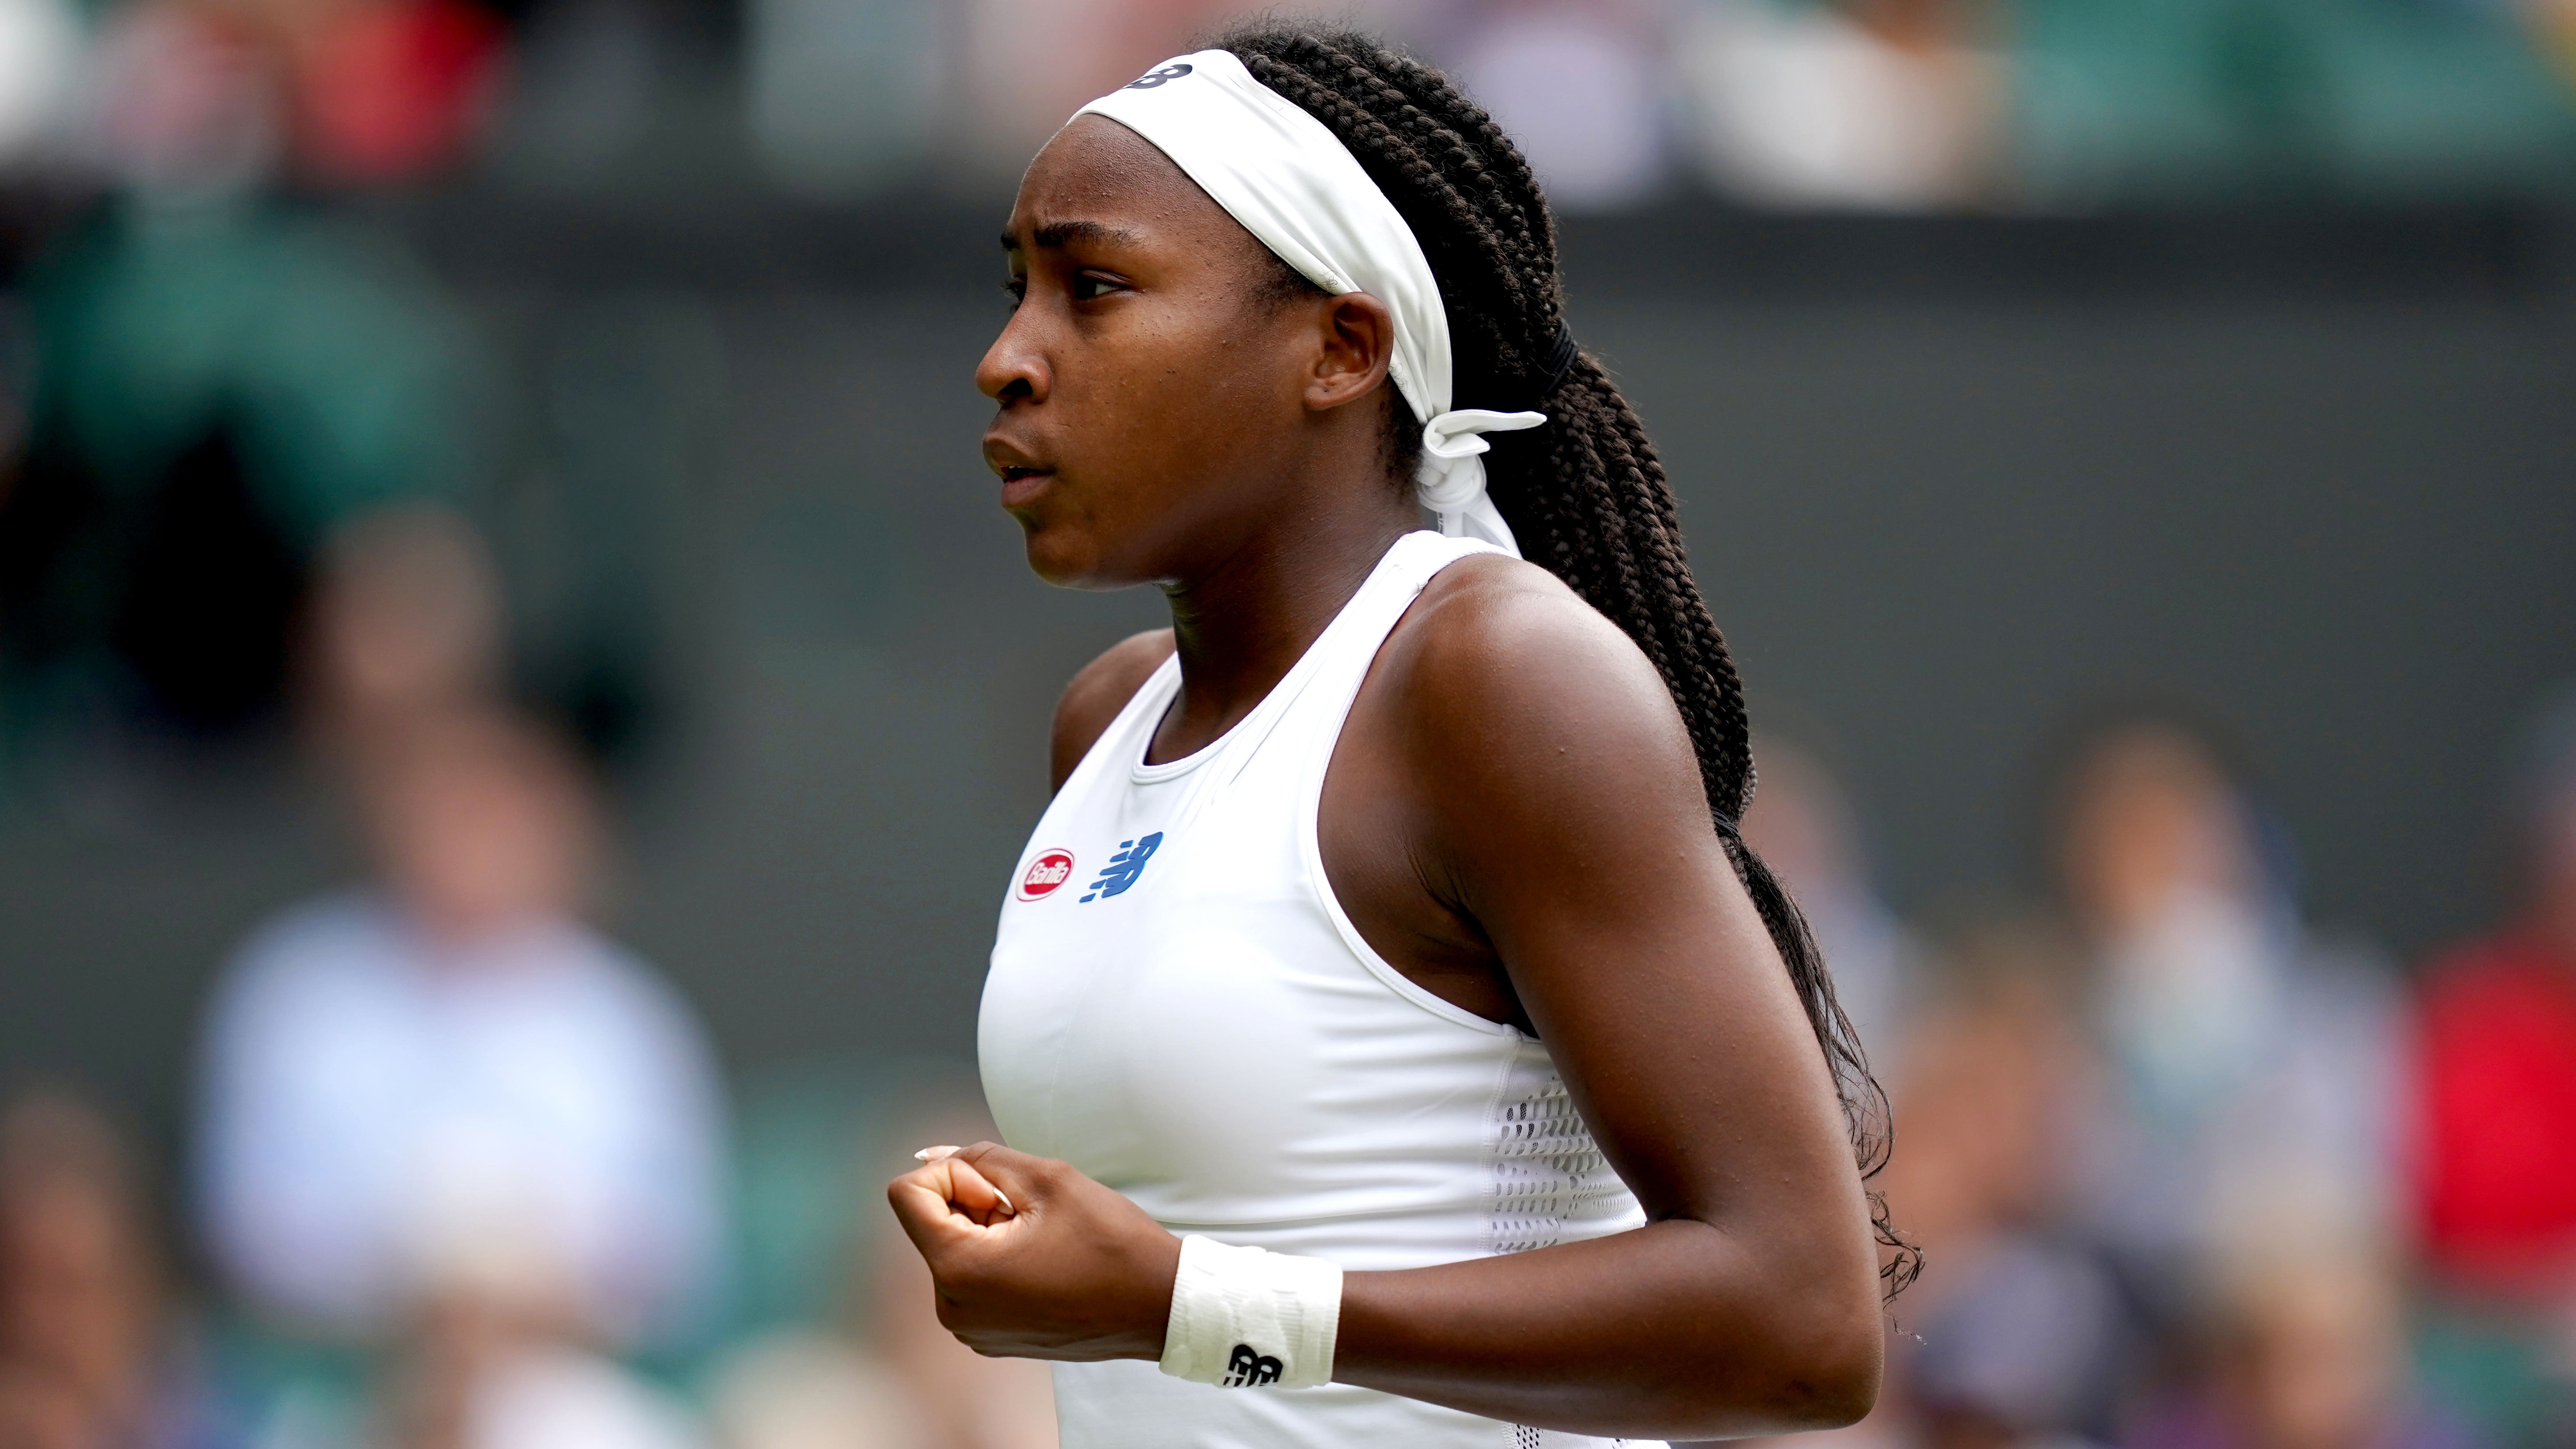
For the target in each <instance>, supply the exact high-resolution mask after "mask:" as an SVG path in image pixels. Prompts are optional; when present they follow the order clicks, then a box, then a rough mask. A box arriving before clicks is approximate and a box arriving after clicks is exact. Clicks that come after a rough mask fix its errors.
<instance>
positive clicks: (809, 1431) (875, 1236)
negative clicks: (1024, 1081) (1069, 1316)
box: [713, 1062, 1056, 1449]
mask: <svg viewBox="0 0 2576 1449" xmlns="http://www.w3.org/2000/svg"><path fill="white" fill-rule="evenodd" d="M744 1124H745V1125H744V1130H743V1144H742V1146H743V1152H742V1161H743V1168H744V1173H743V1176H744V1186H745V1211H744V1228H745V1233H746V1238H747V1248H748V1251H747V1253H746V1272H745V1279H746V1283H745V1289H746V1291H745V1294H744V1298H745V1300H746V1301H747V1302H748V1304H749V1305H750V1307H751V1308H752V1318H753V1321H754V1323H755V1324H756V1325H759V1326H761V1327H762V1328H763V1329H764V1331H762V1332H760V1333H758V1334H757V1336H755V1337H754V1338H753V1339H752V1340H751V1341H750V1342H749V1343H747V1344H746V1345H745V1346H744V1347H743V1348H742V1349H741V1350H740V1351H739V1352H737V1353H736V1354H735V1355H734V1356H733V1357H732V1359H731V1360H730V1361H729V1362H728V1363H727V1364H725V1365H724V1366H723V1367H722V1368H721V1369H720V1370H719V1372H718V1373H717V1375H716V1379H715V1389H714V1394H713V1410H714V1415H715V1420H716V1428H717V1433H718V1438H719V1440H720V1442H721V1445H722V1449H1053V1446H1054V1444H1055V1442H1056V1432H1055V1413H1054V1399H1053V1396H1052V1393H1051V1392H1050V1389H1049V1383H1048V1375H1047V1370H1046V1367H1045V1365H1043V1364H1039V1363H1034V1362H1030V1361H1027V1360H1020V1359H987V1358H983V1357H980V1356H979V1355H977V1354H976V1353H975V1352H974V1351H973V1350H971V1349H968V1348H967V1347H965V1346H964V1345H963V1344H960V1343H959V1342H958V1341H957V1339H956V1337H955V1336H954V1335H953V1334H951V1333H949V1332H948V1331H947V1330H946V1329H945V1328H942V1327H941V1326H940V1324H939V1317H938V1312H937V1308H936V1304H935V1301H934V1299H933V1297H932V1292H931V1283H930V1275H929V1271H928V1270H927V1269H925V1268H924V1267H923V1266H922V1263H921V1255H920V1254H919V1253H917V1252H914V1251H913V1249H912V1245H911V1244H910V1243H909V1242H908V1241H907V1240H906V1239H905V1238H904V1235H903V1232H902V1230H901V1229H900V1228H898V1227H897V1226H896V1225H895V1222H894V1219H893V1216H892V1215H891V1214H889V1213H888V1212H886V1211H885V1208H884V1206H883V1204H884V1202H885V1192H884V1187H885V1183H886V1182H887V1181H889V1180H890V1179H892V1178H893V1177H894V1176H895V1175H896V1174H897V1173H899V1172H902V1171H903V1170H905V1169H906V1168H908V1167H910V1166H911V1165H912V1153H913V1152H914V1151H915V1150H916V1149H918V1148H921V1147H926V1146H930V1145H932V1144H933V1143H966V1142H974V1141H979V1140H982V1139H986V1138H989V1137H991V1136H992V1135H993V1125H992V1122H991V1120H990V1119H989V1118H988V1117H986V1115H985V1113H984V1110H983V1106H982V1096H981V1093H980V1091H978V1090H977V1088H976V1084H975V1082H974V1079H973V1077H972V1076H971V1075H970V1074H966V1073H961V1072H959V1071H957V1070H956V1069H954V1068H953V1067H949V1066H946V1065H944V1064H941V1063H928V1062H896V1063H892V1064H889V1065H887V1066H885V1067H883V1068H880V1069H879V1070H877V1071H874V1072H871V1073H868V1074H865V1075H864V1076H861V1077H858V1078H855V1079H853V1078H852V1077H850V1076H849V1075H848V1074H844V1073H837V1072H815V1071H808V1072H803V1073H796V1074H790V1075H784V1076H780V1077H776V1078H773V1079H772V1080H771V1081H770V1082H769V1083H768V1084H766V1085H765V1086H764V1087H763V1088H762V1089H761V1090H759V1091H757V1092H755V1093H753V1094H752V1095H751V1097H750V1099H749V1106H748V1109H747V1110H746V1112H745V1116H744Z"/></svg>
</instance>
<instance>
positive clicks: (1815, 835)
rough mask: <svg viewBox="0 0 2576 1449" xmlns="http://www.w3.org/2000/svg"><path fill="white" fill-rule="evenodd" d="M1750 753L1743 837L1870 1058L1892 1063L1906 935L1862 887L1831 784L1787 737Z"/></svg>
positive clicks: (1853, 828)
mask: <svg viewBox="0 0 2576 1449" xmlns="http://www.w3.org/2000/svg"><path fill="white" fill-rule="evenodd" d="M1755 752H1756V755H1757V756H1758V757H1759V759H1760V760H1761V763H1762V788H1761V789H1760V790H1758V791H1756V792H1755V793H1754V798H1753V808H1752V809H1751V810H1748V811H1746V812H1745V816H1744V838H1745V840H1746V841H1747V842H1749V843H1750V844H1751V845H1752V846H1753V848H1754V849H1755V850H1757V851H1759V852H1761V855H1762V858H1763V859H1764V860H1765V861H1767V862H1769V863H1770V865H1771V868H1772V869H1773V870H1775V871H1777V872H1778V873H1779V875H1780V879H1781V881H1782V882H1783V883H1784V884H1786V885H1787V886H1788V888H1789V894H1790V897H1791V898H1792V899H1794V900H1796V901H1797V903H1798V909H1799V910H1800V911H1802V912H1804V913H1805V915H1806V917H1807V925H1808V926H1809V928H1810V929H1812V930H1813V931H1814V932H1815V936H1816V945H1817V946H1818V947H1820V948H1821V949H1822V950H1823V951H1824V953H1825V964H1826V965H1827V967H1829V968H1830V969H1831V970H1832V972H1833V977H1834V994H1835V995H1836V997H1837V998H1839V999H1840V1000H1841V1002H1842V1006H1843V1011H1844V1012H1845V1013H1846V1014H1848V1015H1849V1016H1850V1017H1851V1019H1852V1026H1853V1027H1854V1028H1855V1029H1856V1030H1858V1031H1859V1033H1860V1039H1861V1045H1862V1046H1863V1047H1865V1048H1867V1049H1868V1051H1869V1053H1870V1059H1871V1061H1872V1062H1873V1063H1880V1064H1892V1062H1893V1054H1894V1052H1895V1050H1896V1046H1897V1043H1898V1041H1899V1040H1900V1039H1901V1035H1902V1033H1903V1031H1904V1028H1905V1021H1906V1015H1907V1012H1908V1011H1909V1009H1910V1008H1911V1007H1912V1006H1913V1005H1914V1004H1915V1002H1914V997H1915V994H1916V992H1917V989H1918V988H1919V986H1920V983H1919V982H1918V981H1917V980H1916V977H1917V975H1918V974H1919V971H1920V963H1919V961H1918V959H1917V954H1918V953H1917V951H1916V949H1915V945H1914V942H1913V941H1912V939H1911V938H1910V937H1909V936H1908V935H1907V934H1906V931H1905V927H1904V926H1903V924H1901V923H1900V922H1899V921H1898V920H1897V919H1896V916H1895V913H1894V912H1892V911H1890V910H1888V908H1887V905H1886V903H1885V902H1883V901H1881V900H1880V899H1879V897H1878V893H1877V891H1876V890H1875V889H1873V888H1872V886H1871V884H1870V880H1869V870H1868V864H1869V863H1868V861H1867V860H1866V859H1865V858H1864V856H1863V853H1862V849H1861V840H1860V826H1859V822H1858V821H1857V820H1855V819H1854V818H1853V814H1852V807H1851V801H1850V798H1849V797H1848V796H1846V795H1845V794H1844V793H1843V790H1842V787H1841V785H1840V784H1839V783H1837V782H1836V781H1835V779H1834V778H1833V776H1832V775H1830V774H1828V773H1826V771H1825V768H1824V766H1823V765H1822V764H1820V763H1819V762H1818V761H1817V760H1816V758H1815V757H1814V756H1812V755H1810V754H1808V753H1807V752H1806V751H1804V750H1802V749H1800V748H1798V747H1797V746H1796V745H1794V744H1791V743H1789V742H1787V741H1784V740H1777V739H1764V740H1761V741H1759V742H1757V744H1756V746H1755Z"/></svg>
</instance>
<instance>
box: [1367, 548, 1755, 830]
mask: <svg viewBox="0 0 2576 1449" xmlns="http://www.w3.org/2000/svg"><path fill="white" fill-rule="evenodd" d="M1389 643H1390V645H1391V646H1392V647H1391V648H1390V649H1389V651H1388V654H1387V656H1386V657H1387V659H1388V661H1389V662H1390V663H1391V664H1392V665H1394V671H1393V677H1390V678H1389V679H1388V680H1387V683H1388V684H1389V685H1390V686H1391V687H1392V688H1394V689H1395V690H1396V691H1398V692H1399V693H1400V695H1401V697H1402V699H1403V701H1404V709H1403V711H1402V716H1401V717H1402V718H1404V719H1406V720H1407V721H1408V724H1407V727H1406V732H1407V733H1408V734H1409V735H1410V736H1411V741H1410V743H1411V744H1412V745H1413V747H1414V748H1415V749H1416V750H1418V751H1421V752H1424V753H1425V754H1426V755H1429V756H1432V757H1435V758H1437V759H1439V760H1441V761H1443V762H1444V764H1443V773H1444V774H1451V775H1452V776H1453V777H1455V776H1456V775H1458V774H1464V775H1466V776H1470V777H1473V776H1486V777H1488V778H1490V779H1491V781H1492V783H1494V784H1496V785H1505V784H1509V785H1510V786H1511V787H1512V793H1514V794H1516V795H1520V796H1522V798H1525V799H1530V800H1531V801H1532V803H1533V804H1536V803H1538V801H1539V800H1540V799H1542V798H1543V797H1544V796H1546V795H1547V794H1549V793H1551V792H1550V791H1549V789H1548V786H1547V784H1546V781H1547V780H1549V779H1550V778H1553V779H1556V780H1558V781H1561V782H1562V783H1564V784H1565V785H1567V786H1569V787H1572V788H1577V789H1581V790H1585V791H1590V792H1594V793H1595V794H1596V798H1597V797H1598V795H1599V793H1600V792H1603V791H1604V790H1605V788H1606V789H1607V791H1608V793H1611V794H1617V793H1622V792H1621V791H1619V790H1618V788H1617V786H1618V785H1619V784H1627V785H1630V786H1632V787H1643V788H1645V789H1648V790H1652V791H1655V792H1657V793H1672V794H1679V795H1682V796H1684V797H1685V798H1686V800H1687V804H1688V809H1689V812H1690V815H1691V816H1693V817H1697V816H1699V815H1701V814H1702V813H1703V812H1704V810H1705V803H1704V799H1691V798H1688V797H1698V796H1700V794H1701V792H1700V788H1699V766H1698V759H1697V756H1696V754H1695V753H1694V751H1693V749H1692V746H1691V741H1690V732H1689V729H1688V727H1687V726H1686V725H1685V724H1684V723H1683V721H1682V717H1681V711H1680V709H1679V708H1678V707H1677V706H1676V705H1675V704H1674V703H1673V697H1672V693H1671V691H1670V690H1669V689H1668V688H1666V687H1665V684H1664V680H1663V676H1662V675H1661V674H1659V673H1657V672H1656V670H1655V666H1654V664H1653V663H1652V662H1651V661H1649V660H1648V659H1647V658H1646V656H1645V653H1644V652H1643V651H1642V650H1640V649H1639V648H1638V647H1637V645H1636V643H1635V641H1633V640H1631V639H1630V638H1629V637H1628V635H1627V633H1626V631H1624V630H1622V629H1621V628H1620V627H1619V626H1618V625H1617V624H1615V623H1613V622H1611V620H1610V619H1608V618H1607V617H1605V616H1604V615H1603V614H1602V613H1601V612H1600V611H1599V610H1597V609H1595V608H1593V607H1592V606H1591V605H1590V604H1588V603H1586V602H1584V600H1583V599H1582V597H1581V596H1580V595H1578V594H1576V593H1575V592H1574V590H1572V589H1571V588H1568V587H1567V586H1566V585H1565V583H1564V581H1563V580H1560V579H1558V578H1557V577H1556V576H1555V575H1554V574H1551V573H1549V572H1547V571H1546V570H1545V569H1542V568H1540V567H1539V566H1537V565H1536V564H1532V563H1527V562H1524V561H1521V560H1518V559H1508V558H1503V557H1500V556H1497V555H1482V556H1478V557H1474V558H1467V559H1461V560H1459V561H1458V562H1457V563H1455V564H1452V565H1450V566H1449V567H1448V568H1446V569H1443V570H1441V572H1440V573H1439V575H1438V576H1436V577H1435V578H1433V579H1432V581H1431V583H1430V584H1429V585H1428V586H1427V587H1425V588H1424V589H1423V591H1422V598H1421V600H1420V601H1419V602H1418V603H1416V604H1415V606H1414V607H1413V609H1412V611H1411V612H1409V613H1408V614H1407V615H1406V616H1405V619H1404V621H1403V623H1402V624H1401V625H1399V626H1398V628H1397V631H1396V634H1395V636H1394V637H1393V638H1392V639H1391V640H1390V641H1389Z"/></svg>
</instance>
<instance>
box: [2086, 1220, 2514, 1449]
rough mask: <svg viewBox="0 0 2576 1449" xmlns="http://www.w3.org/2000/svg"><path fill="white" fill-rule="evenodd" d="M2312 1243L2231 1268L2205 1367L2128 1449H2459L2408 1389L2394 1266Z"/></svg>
mask: <svg viewBox="0 0 2576 1449" xmlns="http://www.w3.org/2000/svg"><path fill="white" fill-rule="evenodd" d="M2331 1246H2332V1245H2331V1244H2319V1245H2316V1247H2314V1248H2311V1249H2310V1250H2308V1251H2306V1252H2291V1253H2285V1254H2282V1255H2280V1256H2277V1257H2274V1258H2271V1259H2268V1260H2267V1261H2264V1262H2260V1263H2247V1264H2243V1265H2239V1268H2238V1270H2237V1271H2236V1272H2235V1273H2233V1274H2232V1275H2231V1276H2230V1279H2229V1281H2228V1282H2227V1283H2226V1284H2225V1286H2224V1287H2223V1288H2222V1289H2221V1291H2220V1293H2219V1296H2218V1306H2217V1309H2216V1312H2215V1314H2214V1318H2215V1322H2214V1324H2213V1326H2212V1327H2213V1331H2212V1339H2213V1342H2212V1344H2211V1346H2210V1347H2211V1352H2210V1355H2209V1358H2210V1363H2211V1364H2212V1366H2213V1367H2212V1371H2211V1372H2210V1373H2209V1375H2208V1377H2207V1381H2206V1382H2205V1383H2204V1384H2202V1385H2200V1386H2199V1387H2198V1389H2197V1390H2196V1391H2194V1392H2189V1393H2186V1394H2182V1395H2177V1396H2173V1397H2171V1398H2169V1399H2167V1400H2166V1401H2165V1402H2163V1403H2161V1404H2157V1405H2155V1406H2153V1407H2151V1408H2150V1409H2149V1410H2148V1411H2147V1413H2146V1415H2145V1416H2144V1419H2143V1421H2142V1422H2141V1423H2140V1424H2139V1425H2138V1426H2137V1427H2136V1428H2135V1429H2134V1430H2133V1431H2132V1432H2131V1433H2130V1434H2128V1435H2127V1436H2125V1437H2124V1440H2123V1442H2124V1444H2125V1445H2126V1446H2128V1449H2466V1446H2467V1445H2469V1444H2470V1443H2472V1442H2474V1441H2472V1440H2470V1439H2469V1438H2468V1437H2467V1436H2466V1435H2465V1434H2464V1433H2463V1432H2462V1431H2461V1430H2460V1429H2458V1428H2457V1427H2455V1426H2453V1425H2451V1424H2449V1423H2447V1422H2445V1421H2444V1420H2442V1419H2440V1418H2438V1417H2437V1416H2435V1415H2434V1414H2432V1413H2430V1412H2429V1411H2428V1410H2427V1409H2426V1408H2425V1407H2424V1405H2423V1404H2422V1403H2420V1402H2419V1401H2418V1400H2417V1398H2416V1396H2415V1394H2414V1392H2413V1390H2412V1386H2411V1385H2412V1375H2411V1373H2410V1372H2409V1370H2408V1365H2407V1360H2406V1333H2405V1323H2404V1306H2403V1304H2402V1302H2401V1300H2400V1296H2399V1284H2398V1274H2397V1272H2396V1270H2395V1265H2394V1264H2393V1263H2392V1262H2391V1261H2390V1260H2389V1259H2387V1258H2386V1257H2384V1256H2381V1255H2377V1254H2372V1253H2368V1252H2354V1253H2347V1254H2343V1255H2340V1256H2336V1255H2332V1254H2331V1253H2330V1252H2329V1251H2322V1250H2327V1249H2330V1248H2331Z"/></svg>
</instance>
